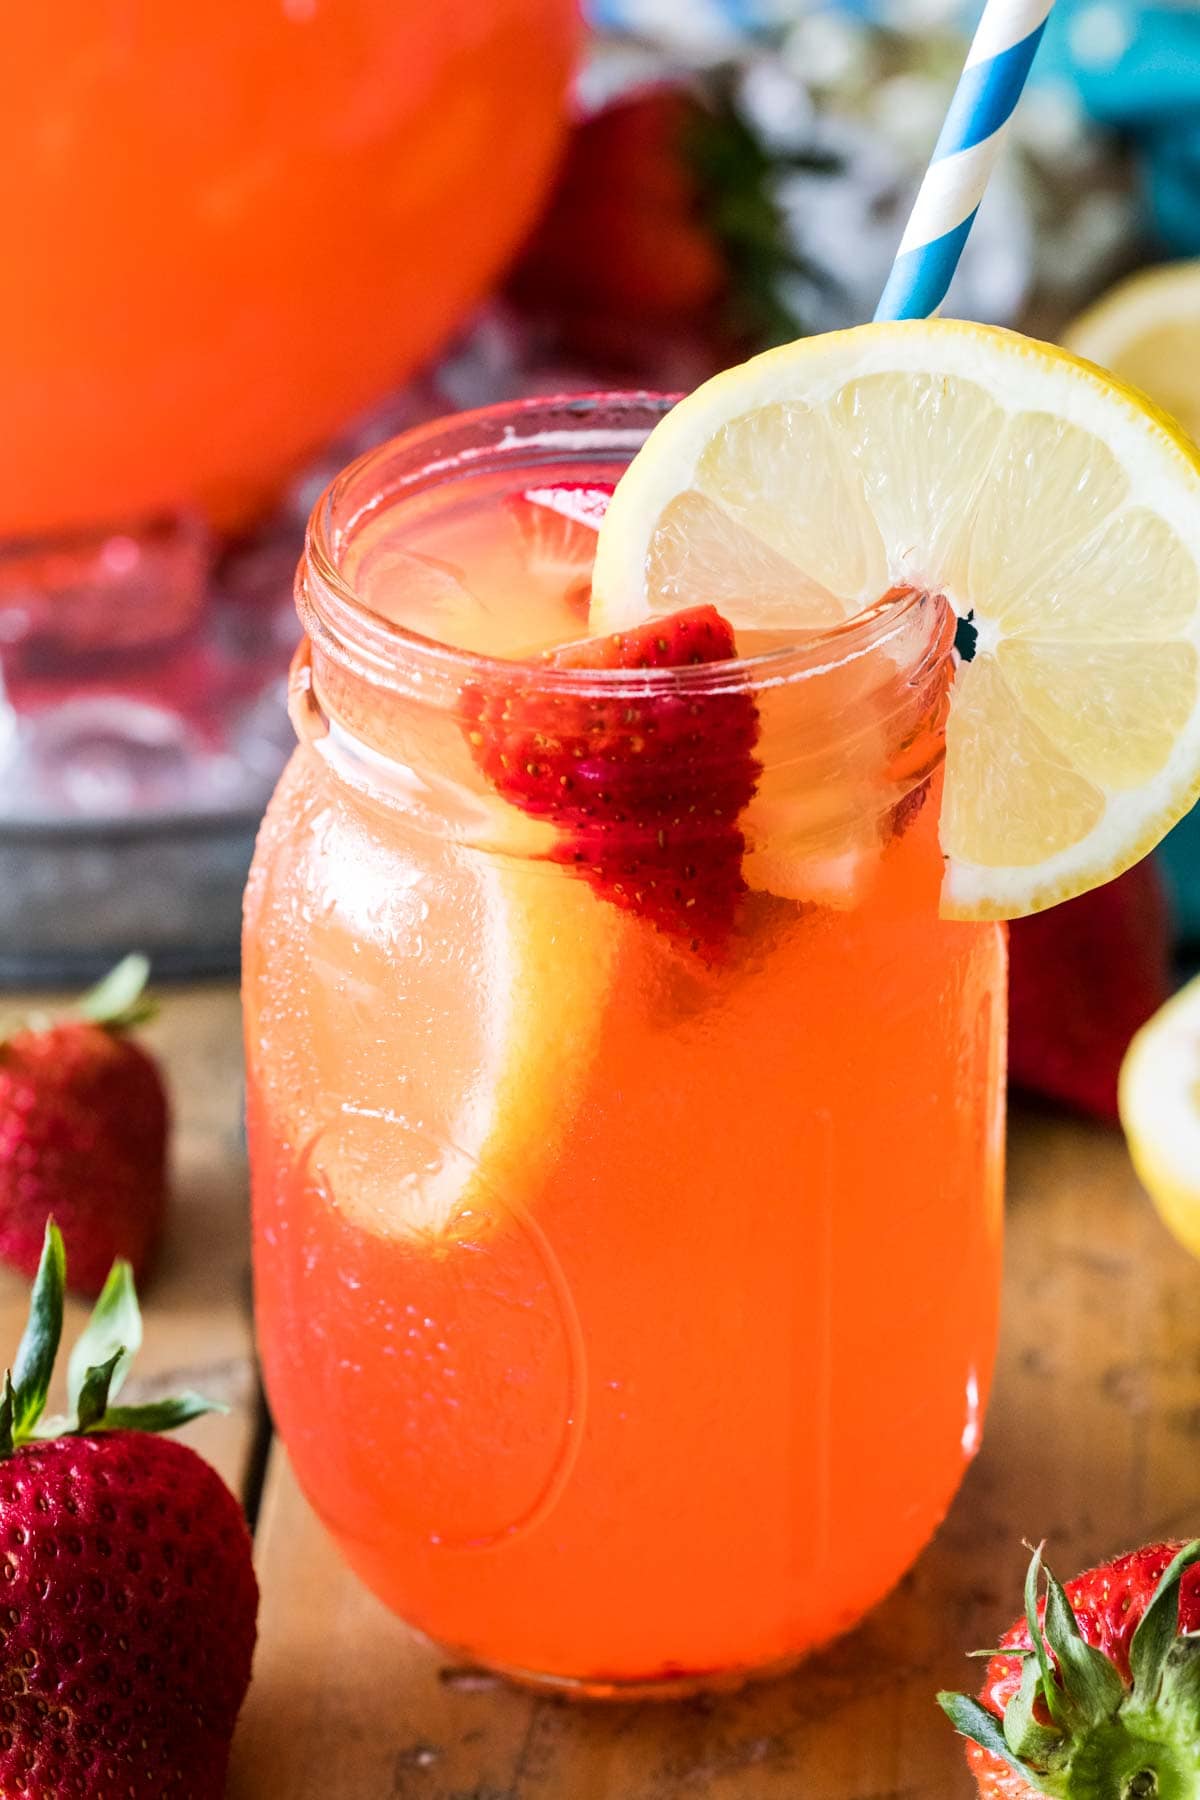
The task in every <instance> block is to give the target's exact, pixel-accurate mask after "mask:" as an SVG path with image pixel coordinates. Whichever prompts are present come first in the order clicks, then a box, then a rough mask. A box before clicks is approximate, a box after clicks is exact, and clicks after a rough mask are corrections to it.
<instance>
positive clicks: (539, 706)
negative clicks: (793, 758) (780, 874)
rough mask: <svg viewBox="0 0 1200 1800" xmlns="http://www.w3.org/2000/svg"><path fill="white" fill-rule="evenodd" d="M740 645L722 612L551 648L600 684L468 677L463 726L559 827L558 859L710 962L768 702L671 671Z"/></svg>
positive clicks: (733, 882) (512, 792)
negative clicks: (475, 682)
mask: <svg viewBox="0 0 1200 1800" xmlns="http://www.w3.org/2000/svg"><path fill="white" fill-rule="evenodd" d="M735 654H736V651H735V645H734V638H733V631H732V629H731V627H730V626H729V625H728V624H727V623H726V621H725V620H724V619H723V618H722V617H721V615H720V613H718V612H717V611H716V609H715V608H714V607H711V606H697V607H693V608H691V609H690V610H687V611H684V612H678V613H672V614H670V615H669V616H668V617H666V618H661V619H652V620H651V621H649V623H647V624H645V625H642V626H639V627H638V628H637V630H635V631H627V632H619V633H616V634H615V635H613V636H611V637H601V638H589V639H587V640H585V641H584V642H582V643H578V644H566V645H562V646H561V647H560V648H558V649H556V650H553V651H550V652H548V653H547V654H546V656H545V657H544V658H543V661H544V662H545V663H546V664H547V665H548V667H550V668H558V669H571V670H588V669H592V670H595V671H596V672H597V674H598V675H601V676H607V675H608V674H609V673H611V672H614V671H622V670H624V671H628V674H627V676H626V678H625V679H624V680H620V681H612V680H606V679H603V678H602V679H598V680H597V681H596V682H595V683H593V684H591V685H590V687H589V688H580V687H575V688H567V687H565V686H563V687H560V688H559V689H557V690H556V689H555V688H554V685H553V681H552V679H551V678H550V677H549V676H548V677H547V679H546V680H545V681H544V682H543V681H540V680H539V681H537V682H534V683H531V682H530V681H529V679H528V677H527V676H521V675H514V677H513V679H512V680H511V681H506V682H503V683H497V684H495V685H489V686H488V687H486V688H485V687H482V686H480V687H472V688H471V689H469V690H467V692H466V693H465V694H464V696H463V705H464V714H465V726H466V730H467V734H468V739H469V742H470V744H471V748H472V752H473V754H474V756H475V760H476V762H477V763H478V765H479V768H480V769H481V770H482V772H483V773H484V774H485V775H486V776H487V778H488V779H489V781H491V782H492V783H493V785H494V786H495V787H496V789H497V790H498V791H499V792H500V793H501V794H503V795H504V796H505V798H506V799H508V800H510V801H512V803H513V804H514V805H515V806H519V807H520V808H521V809H522V811H524V812H526V813H528V814H530V815H531V816H532V817H534V818H539V819H546V820H549V821H550V822H551V823H553V824H554V825H556V826H557V827H558V829H559V833H560V839H559V846H558V848H557V850H556V851H555V853H554V859H555V860H556V861H558V862H561V863H565V864H567V865H569V866H570V867H572V868H573V869H575V870H576V872H577V873H578V874H579V875H580V876H581V877H582V879H584V880H586V881H588V882H590V883H591V885H592V887H594V888H595V890H596V892H597V893H599V894H601V895H603V897H604V898H605V899H606V900H608V901H611V902H612V904H614V905H616V906H620V907H622V908H624V909H625V910H626V911H629V912H633V913H636V914H637V915H638V916H639V917H641V918H644V919H646V920H648V921H649V922H650V923H652V924H653V925H655V926H657V928H658V929H659V930H660V931H663V932H665V933H667V934H668V935H669V936H670V937H672V938H674V939H675V940H676V941H677V942H679V943H682V944H684V945H686V946H687V947H689V948H690V949H693V950H695V951H697V952H698V953H699V954H701V955H702V956H704V957H706V958H710V959H711V958H713V957H716V956H719V954H720V953H721V951H722V949H723V948H724V946H725V943H726V940H727V939H728V936H729V933H730V932H731V930H732V928H733V924H734V920H735V916H736V911H737V906H738V901H739V899H740V897H741V895H742V893H743V892H744V891H745V882H744V881H743V879H742V853H743V850H744V848H745V840H744V838H743V836H742V833H741V830H740V828H739V825H738V817H739V814H740V813H741V811H742V808H743V807H744V806H745V805H746V803H747V801H748V800H749V799H750V797H751V795H752V794H753V792H754V787H755V783H756V781H757V779H758V775H759V765H758V763H757V762H756V761H755V760H754V747H755V744H756V741H757V738H758V712H757V709H756V707H755V704H754V701H753V699H752V697H751V696H750V695H749V694H746V693H744V692H742V691H740V690H738V689H737V688H736V687H733V686H726V685H725V684H723V683H722V682H720V681H719V680H714V681H713V682H712V683H711V684H708V685H705V684H693V683H687V684H684V683H681V682H672V681H670V680H664V679H663V676H664V674H665V672H666V671H669V670H671V669H681V668H685V667H689V666H693V665H698V664H705V663H714V662H720V661H722V660H724V659H726V658H728V657H731V656H733V655H735Z"/></svg>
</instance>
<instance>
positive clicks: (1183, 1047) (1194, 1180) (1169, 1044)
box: [1119, 978, 1200, 1256]
mask: <svg viewBox="0 0 1200 1800" xmlns="http://www.w3.org/2000/svg"><path fill="white" fill-rule="evenodd" d="M1119 1098H1120V1107H1121V1123H1122V1125H1123V1126H1124V1127H1125V1135H1126V1137H1127V1139H1128V1140H1129V1152H1130V1155H1131V1156H1132V1157H1133V1162H1134V1167H1135V1168H1136V1169H1137V1172H1138V1174H1139V1175H1140V1176H1141V1178H1142V1182H1143V1184H1144V1185H1145V1187H1146V1190H1147V1192H1148V1193H1149V1195H1150V1197H1151V1199H1152V1200H1153V1201H1154V1204H1155V1205H1156V1206H1157V1208H1158V1210H1159V1212H1160V1213H1161V1215H1162V1218H1163V1221H1164V1223H1165V1224H1166V1225H1167V1226H1168V1227H1169V1228H1170V1230H1171V1231H1173V1232H1174V1234H1175V1236H1176V1237H1177V1238H1178V1239H1179V1241H1180V1243H1181V1244H1185V1245H1186V1246H1187V1248H1188V1249H1189V1250H1190V1251H1191V1252H1192V1254H1193V1255H1194V1256H1200V978H1197V979H1196V980H1195V981H1191V982H1189V983H1188V985H1187V987H1185V988H1183V989H1181V991H1180V992H1179V993H1178V994H1176V995H1175V998H1174V999H1173V1000H1168V1002H1167V1004H1166V1005H1165V1006H1164V1007H1161V1008H1160V1009H1159V1011H1158V1012H1156V1013H1155V1015H1154V1017H1153V1018H1152V1019H1151V1020H1150V1022H1149V1024H1147V1025H1143V1027H1142V1029H1141V1030H1140V1031H1139V1032H1138V1034H1137V1036H1136V1037H1135V1038H1134V1040H1133V1042H1132V1043H1131V1044H1130V1046H1129V1049H1128V1050H1127V1052H1126V1054H1125V1061H1124V1063H1123V1064H1122V1067H1121V1084H1120V1096H1119Z"/></svg>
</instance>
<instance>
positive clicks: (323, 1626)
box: [231, 1116, 1200, 1800]
mask: <svg viewBox="0 0 1200 1800" xmlns="http://www.w3.org/2000/svg"><path fill="white" fill-rule="evenodd" d="M1009 1218H1010V1236H1009V1260H1008V1275H1007V1287H1006V1314H1005V1325H1004V1333H1003V1340H1002V1349H1001V1363H1000V1371H999V1376H998V1380H997V1388H996V1393H995V1397H994V1400H993V1405H992V1410H991V1416H990V1418H989V1421H988V1428H987V1432H986V1437H985V1444H984V1449H983V1452H982V1454H981V1456H980V1457H979V1459H978V1461H977V1462H976V1464H975V1465H974V1467H973V1469H972V1470H971V1473H970V1475H969V1477H968V1479H967V1482H966V1484H965V1486H964V1488H963V1491H962V1493H961V1494H960V1496H959V1499H958V1501H957V1502H956V1504H955V1506H954V1508H953V1510H952V1512H951V1515H950V1517H949V1519H948V1520H947V1522H946V1524H945V1526H944V1527H943V1529H942V1531H941V1533H940V1534H939V1536H938V1538H937V1540H936V1542H935V1543H934V1545H933V1546H932V1547H931V1548H930V1550H929V1551H928V1552H927V1553H926V1555H925V1556H924V1557H923V1558H922V1560H921V1562H920V1563H919V1564H918V1566H917V1568H916V1569H915V1570H914V1571H913V1572H912V1574H911V1575H910V1576H909V1577H908V1578H907V1579H906V1580H905V1582H904V1583H903V1584H902V1585H901V1587H900V1588H899V1590H898V1591H897V1592H896V1593H895V1594H894V1595H893V1596H892V1597H891V1599H890V1600H889V1601H887V1602H886V1603H885V1604H884V1605H883V1606H882V1607H880V1608H879V1609H878V1611H877V1612H876V1613H875V1614H874V1615H873V1616H872V1617H871V1618H870V1619H869V1620H868V1621H867V1623H866V1624H865V1625H864V1626H863V1627H862V1628H861V1629H860V1630H859V1631H857V1632H856V1633H854V1634H853V1635H852V1636H851V1637H849V1638H846V1639H844V1640H843V1641H842V1642H841V1643H839V1644H837V1645H835V1646H833V1647H832V1648H831V1649H829V1650H828V1651H826V1652H825V1653H823V1654H822V1655H819V1656H816V1657H814V1658H812V1659H811V1660H810V1661H809V1662H808V1663H807V1664H805V1665H804V1666H803V1667H802V1668H801V1669H800V1670H798V1671H797V1672H796V1673H795V1674H794V1675H792V1676H790V1677H788V1678H787V1679H785V1680H782V1681H777V1682H775V1683H773V1684H771V1685H768V1686H763V1687H759V1688H753V1689H750V1690H747V1691H746V1692H744V1693H743V1694H741V1695H738V1696H734V1697H732V1698H727V1699H721V1700H714V1701H702V1702H693V1703H687V1704H685V1705H681V1706H674V1707H661V1706H660V1707H656V1706H636V1707H635V1706H619V1707H611V1708H580V1707H575V1706H571V1705H568V1704H565V1703H563V1702H560V1701H554V1700H544V1699H535V1698H532V1697H530V1696H528V1695H525V1694H521V1693H517V1692H515V1691H512V1690H510V1689H507V1688H505V1687H503V1686H502V1685H500V1684H498V1683H496V1682H494V1681H491V1680H489V1679H487V1678H484V1677H479V1676H476V1675H472V1674H471V1673H470V1672H463V1671H456V1670H453V1669H448V1668H447V1667H446V1666H445V1665H444V1663H443V1660H442V1658H441V1657H439V1655H438V1654H437V1652H436V1651H434V1650H432V1649H430V1648H429V1647H427V1646H425V1645H423V1644H422V1643H420V1642H419V1641H418V1640H417V1639H415V1638H414V1637H413V1635H412V1634H411V1633H409V1632H407V1631H406V1630H405V1628H404V1627H403V1626H402V1625H400V1624H399V1623H398V1622H397V1621H395V1620H394V1619H392V1618H391V1617H390V1616H389V1615H388V1614H387V1613H385V1612H384V1610H383V1609H382V1608H381V1607H380V1606H379V1605H378V1604H377V1603H376V1602H375V1601H374V1600H373V1599H372V1598H371V1597H370V1596H369V1595H368V1594H366V1593H365V1592H364V1591H363V1590H362V1589H361V1588H359V1587H358V1585H357V1584H356V1582H355V1581H354V1579H353V1578H352V1577H351V1576H350V1575H349V1574H348V1573H347V1572H346V1571H345V1570H344V1569H343V1568H342V1567H341V1565H340V1563H339V1561H338V1559H337V1556H336V1553H335V1552H334V1551H333V1549H332V1548H331V1546H330V1545H329V1543H328V1541H327V1540H326V1539H325V1537H324V1535H323V1533H322V1532H321V1530H320V1528H319V1526H318V1525H317V1524H316V1522H315V1521H314V1519H313V1518H312V1515H311V1514H310V1512H309V1511H308V1508H307V1507H306V1505H305V1503H304V1501H303V1500H302V1499H301V1497H300V1495H299V1493H298V1491H297V1489H296V1487H295V1484H294V1482H293V1480H292V1477H291V1474H290V1472H289V1469H288V1466H287V1462H286V1458H285V1457H284V1456H283V1454H282V1453H281V1452H280V1451H278V1450H275V1451H274V1452H273V1453H272V1461H271V1467H270V1473H269V1479H268V1486H267V1493H266V1497H265V1502H264V1507H263V1512H262V1515H261V1521H260V1527H259V1546H258V1554H259V1567H260V1575H261V1579H262V1583H263V1590H264V1594H263V1611H262V1621H261V1623H262V1636H261V1642H260V1648H259V1655H258V1661H257V1665H256V1676H255V1683H254V1686H253V1688H252V1690H251V1695H250V1699H249V1701H248V1703H247V1709H246V1713H245V1715H244V1719H243V1724H242V1728H241V1731H240V1735H239V1740H238V1744H237V1748H236V1750H235V1765H234V1774H233V1779H232V1787H231V1794H232V1796H234V1800H267V1797H269V1800H694V1797H695V1796H699V1795H704V1796H708V1797H709V1800H797V1796H799V1795H806V1796H812V1800H953V1797H954V1796H966V1795H967V1794H969V1793H970V1791H971V1789H970V1784H969V1782H968V1781H967V1778H966V1774H965V1770H964V1767H963V1764H962V1759H961V1754H960V1747H959V1746H958V1744H957V1743H956V1741H955V1739H954V1737H953V1735H952V1733H951V1732H950V1730H949V1727H948V1726H947V1725H946V1723H945V1721H944V1720H943V1718H942V1716H941V1714H940V1713H939V1712H938V1711H937V1709H936V1707H935V1705H934V1701H933V1696H934V1693H935V1692H936V1690H937V1689H938V1688H939V1687H940V1686H944V1685H946V1684H954V1685H961V1684H963V1683H966V1682H969V1681H970V1680H971V1679H972V1676H973V1673H974V1670H975V1668H976V1665H972V1664H969V1663H967V1662H965V1661H964V1660H963V1655H962V1653H963V1652H964V1651H965V1650H967V1649H968V1648H971V1647H973V1646H976V1645H980V1644H987V1643H990V1642H992V1641H993V1640H994V1639H995V1636H996V1634H997V1633H998V1631H999V1630H1001V1629H1002V1628H1003V1626H1004V1625H1006V1624H1007V1623H1008V1621H1009V1619H1010V1618H1011V1617H1012V1615H1013V1614H1014V1613H1015V1611H1016V1610H1017V1604H1018V1596H1019V1592H1020V1580H1021V1575H1022V1571H1023V1568H1024V1562H1025V1552H1024V1550H1023V1549H1022V1545H1021V1540H1022V1538H1024V1537H1029V1536H1036V1537H1042V1536H1046V1537H1047V1538H1049V1540H1050V1553H1051V1560H1052V1562H1053V1563H1054V1564H1055V1566H1056V1567H1058V1568H1059V1570H1060V1571H1061V1572H1062V1573H1063V1574H1068V1573H1071V1572H1073V1571H1074V1570H1075V1569H1077V1568H1079V1567H1081V1566H1083V1565H1084V1564H1085V1563H1087V1562H1088V1561H1094V1560H1096V1559H1098V1558H1100V1557H1101V1556H1103V1555H1105V1554H1107V1553H1110V1552H1113V1551H1117V1550H1120V1549H1124V1548H1128V1547H1129V1546H1130V1545H1132V1544H1133V1543H1135V1542H1137V1541H1140V1540H1143V1539H1148V1538H1150V1537H1154V1536H1157V1535H1159V1534H1166V1533H1183V1532H1188V1531H1192V1530H1197V1529H1200V1457H1198V1455H1197V1450H1198V1448H1200V1269H1197V1268H1196V1266H1195V1265H1194V1264H1192V1263H1191V1262H1189V1261H1188V1260H1187V1258H1185V1257H1184V1255H1183V1253H1182V1252H1181V1251H1179V1250H1178V1249H1177V1248H1176V1247H1175V1245H1174V1244H1173V1243H1172V1242H1171V1241H1170V1240H1169V1239H1168V1238H1167V1236H1166V1235H1165V1233H1164V1232H1163V1231H1162V1229H1161V1227H1160V1226H1159V1225H1158V1223H1157V1220H1156V1219H1155V1217H1154V1215H1153V1213H1152V1212H1151V1210H1150V1208H1149V1206H1148V1204H1147V1203H1146V1201H1145V1200H1144V1198H1143V1196H1142V1194H1141V1192H1140V1190H1139V1188H1138V1186H1137V1183H1136V1181H1135V1179H1134V1177H1133V1174H1132V1172H1131V1169H1130V1166H1129V1163H1128V1159H1127V1157H1126V1154H1125V1151H1124V1147H1123V1145H1122V1144H1121V1141H1120V1139H1119V1137H1118V1136H1117V1135H1116V1134H1115V1133H1113V1132H1109V1131H1104V1130H1101V1129H1099V1128H1093V1127H1089V1126H1087V1125H1083V1124H1078V1123H1074V1122H1070V1121H1065V1120H1061V1119H1056V1118H1050V1117H1033V1116H1024V1117H1018V1118H1017V1119H1016V1120H1015V1122H1014V1125H1013V1129H1012V1133H1011V1150H1010V1197H1009ZM930 1279H931V1280H936V1279H937V1271H936V1270H931V1271H930Z"/></svg>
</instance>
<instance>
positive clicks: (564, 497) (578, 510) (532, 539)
mask: <svg viewBox="0 0 1200 1800" xmlns="http://www.w3.org/2000/svg"><path fill="white" fill-rule="evenodd" d="M612 497H613V483H612V482H611V481H593V482H588V481H557V482H555V483H554V484H553V485H551V486H547V487H531V488H525V489H524V490H523V492H521V493H519V494H510V495H509V497H508V499H507V501H506V502H505V505H506V506H507V509H508V513H509V516H510V517H511V518H512V519H513V521H514V522H515V524H516V527H517V530H518V531H519V532H520V534H521V544H522V550H523V553H524V558H525V566H526V567H527V569H528V570H529V572H530V574H531V575H534V576H536V577H543V578H546V579H549V580H552V581H556V582H559V583H560V584H561V585H562V587H563V589H564V598H565V600H566V604H567V606H568V607H569V608H570V610H571V611H572V612H573V613H574V614H575V615H576V617H577V618H580V619H586V618H587V615H588V607H589V606H590V605H591V599H592V559H593V558H594V556H595V554H596V533H597V532H598V531H599V529H600V521H601V519H602V518H603V517H604V515H605V513H606V512H607V511H608V503H609V501H610V500H611V499H612Z"/></svg>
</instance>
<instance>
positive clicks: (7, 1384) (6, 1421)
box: [0, 1369, 16, 1456]
mask: <svg viewBox="0 0 1200 1800" xmlns="http://www.w3.org/2000/svg"><path fill="white" fill-rule="evenodd" d="M15 1408H16V1395H15V1393H14V1391H13V1382H12V1371H11V1370H10V1369H5V1371H4V1398H3V1400H0V1456H11V1455H12V1450H13V1413H14V1411H15Z"/></svg>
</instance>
